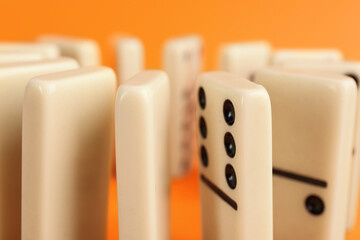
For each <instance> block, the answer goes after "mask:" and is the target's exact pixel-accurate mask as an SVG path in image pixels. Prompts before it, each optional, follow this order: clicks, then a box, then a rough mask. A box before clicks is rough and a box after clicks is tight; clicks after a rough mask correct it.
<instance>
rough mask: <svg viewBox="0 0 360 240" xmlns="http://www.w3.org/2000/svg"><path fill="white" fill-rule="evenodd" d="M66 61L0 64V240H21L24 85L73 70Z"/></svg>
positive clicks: (75, 65)
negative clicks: (36, 79) (53, 74)
mask: <svg viewBox="0 0 360 240" xmlns="http://www.w3.org/2000/svg"><path fill="white" fill-rule="evenodd" d="M77 67H78V64H77V63H76V62H75V61H74V60H72V59H67V58H59V59H56V60H46V61H34V62H27V63H10V64H0V86H1V87H0V119H1V121H0V133H1V134H0V239H11V240H20V239H21V138H22V134H21V131H22V130H21V129H22V103H23V98H24V91H25V86H26V84H27V83H28V81H29V80H30V79H31V78H33V77H35V76H37V75H41V74H46V73H50V72H57V71H63V70H68V69H74V68H77Z"/></svg>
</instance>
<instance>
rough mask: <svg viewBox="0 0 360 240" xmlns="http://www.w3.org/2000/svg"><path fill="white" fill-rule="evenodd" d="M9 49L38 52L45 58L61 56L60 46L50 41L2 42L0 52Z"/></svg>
mask: <svg viewBox="0 0 360 240" xmlns="http://www.w3.org/2000/svg"><path fill="white" fill-rule="evenodd" d="M7 51H21V52H37V53H40V54H41V55H42V56H43V57H44V59H55V58H58V57H59V56H60V50H59V48H58V47H57V46H56V45H55V44H48V43H26V42H0V52H7Z"/></svg>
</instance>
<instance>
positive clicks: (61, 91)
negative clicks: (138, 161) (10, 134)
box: [22, 67, 116, 240]
mask: <svg viewBox="0 0 360 240" xmlns="http://www.w3.org/2000/svg"><path fill="white" fill-rule="evenodd" d="M115 91H116V77H115V73H114V72H113V71H112V70H111V69H110V68H106V67H85V68H79V69H75V70H70V71H64V72H59V73H54V74H48V75H43V76H39V77H35V78H33V79H32V80H30V82H29V84H28V85H27V88H26V92H25V97H24V108H23V141H22V145H23V151H22V156H23V157H22V239H23V240H35V239H36V240H45V239H46V240H48V239H52V240H60V239H61V240H63V239H67V240H79V239H87V240H91V239H94V240H95V239H105V238H106V230H107V210H108V209H107V206H108V187H109V174H110V159H111V152H112V147H113V124H114V123H113V122H114V120H113V118H114V102H115Z"/></svg>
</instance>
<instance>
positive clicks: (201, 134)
mask: <svg viewBox="0 0 360 240" xmlns="http://www.w3.org/2000/svg"><path fill="white" fill-rule="evenodd" d="M197 92H198V101H197V121H198V124H199V127H198V130H199V131H198V147H199V148H198V152H199V160H200V162H199V174H200V200H201V226H202V239H204V240H227V239H229V240H230V239H243V240H254V239H259V240H260V239H261V240H271V239H273V215H272V161H271V158H272V157H271V152H272V145H271V144H272V143H271V106H270V100H269V96H268V94H267V92H266V90H265V89H264V88H263V87H262V86H260V85H257V84H255V83H252V82H250V81H248V80H246V79H244V78H241V77H239V76H237V75H235V74H230V73H226V72H210V73H204V74H201V75H200V77H199V80H198V91H197Z"/></svg>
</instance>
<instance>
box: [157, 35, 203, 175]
mask: <svg viewBox="0 0 360 240" xmlns="http://www.w3.org/2000/svg"><path fill="white" fill-rule="evenodd" d="M202 48H203V47H202V40H201V39H200V38H199V37H197V36H188V37H183V38H176V39H171V40H169V41H168V42H166V44H165V46H164V52H163V60H164V63H163V64H164V69H165V71H166V72H167V74H168V75H169V79H170V90H171V94H170V103H171V108H170V126H169V128H170V130H169V131H170V139H169V144H170V145H169V159H170V161H171V175H172V176H173V177H181V176H183V175H184V174H186V173H187V172H189V171H190V170H191V167H192V165H193V152H194V140H193V139H194V134H195V133H194V115H195V113H194V112H195V85H196V78H197V76H198V74H199V73H200V71H201V67H202Z"/></svg>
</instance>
